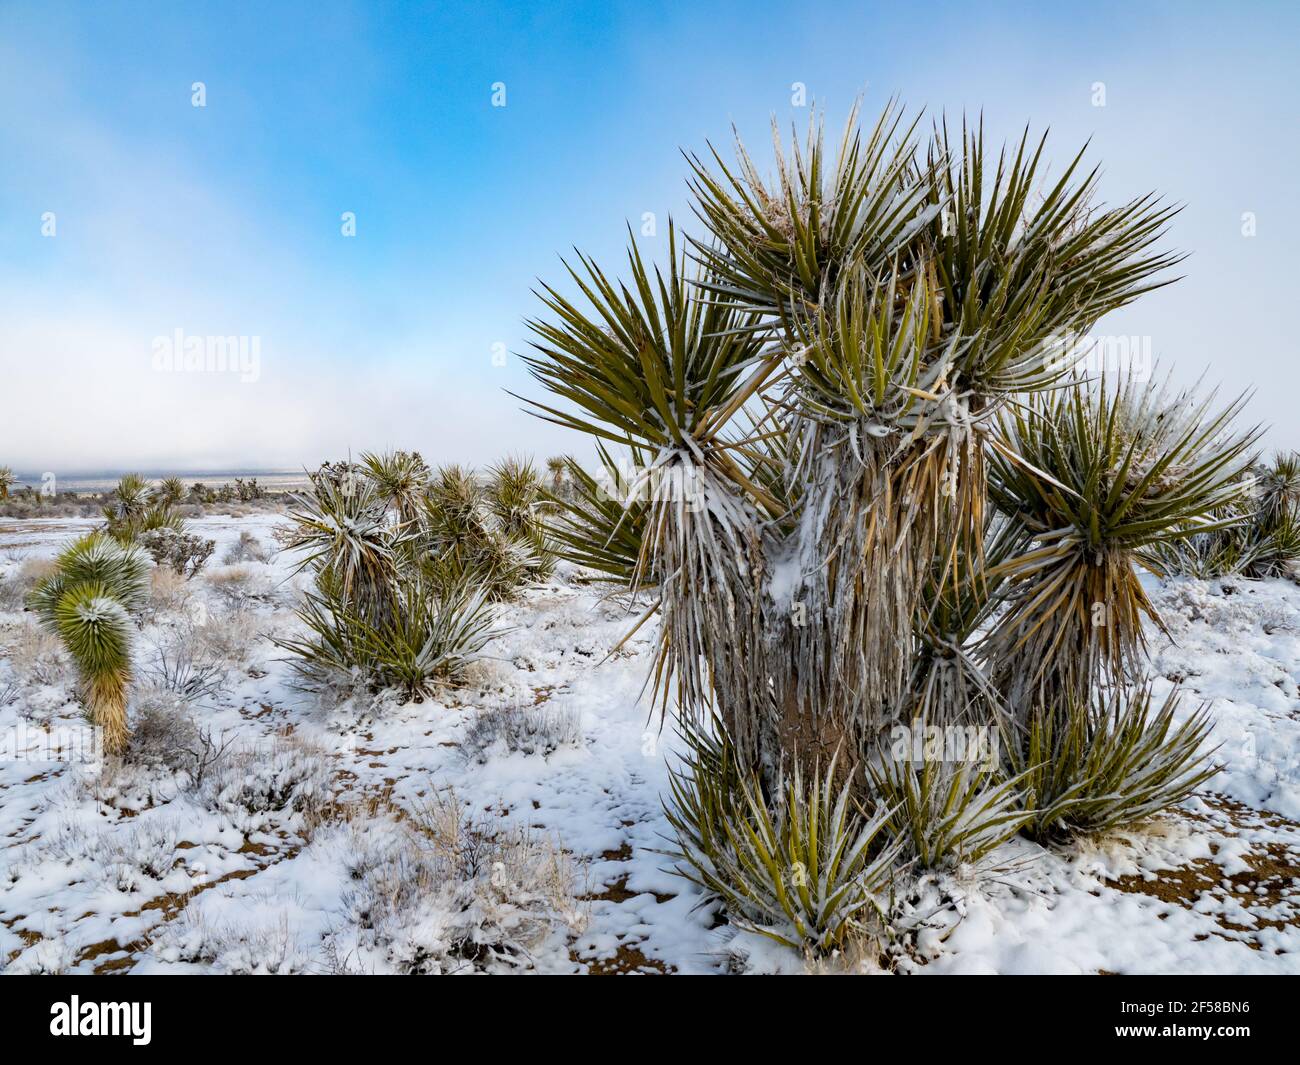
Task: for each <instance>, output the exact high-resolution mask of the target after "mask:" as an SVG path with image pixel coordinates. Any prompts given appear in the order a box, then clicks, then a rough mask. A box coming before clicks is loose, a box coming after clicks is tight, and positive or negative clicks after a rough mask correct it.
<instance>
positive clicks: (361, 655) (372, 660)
mask: <svg viewBox="0 0 1300 1065" xmlns="http://www.w3.org/2000/svg"><path fill="white" fill-rule="evenodd" d="M396 593H397V602H396V609H394V610H393V612H392V614H391V615H390V616H389V617H388V618H386V619H385V620H383V621H380V622H378V623H376V622H374V621H372V620H371V619H369V618H367V617H366V615H364V614H362V613H360V612H358V611H357V610H356V609H355V608H353V607H352V606H350V605H349V604H348V602H347V601H346V600H345V599H343V598H341V597H340V596H339V595H338V594H337V592H336V591H334V590H326V591H324V592H309V593H307V595H306V596H305V598H304V602H303V606H302V608H301V609H300V610H299V612H298V616H299V618H300V619H301V620H302V622H303V623H304V624H305V625H306V626H307V629H308V631H309V635H308V636H307V637H306V638H305V639H277V640H276V641H275V642H276V644H277V645H278V646H280V647H282V648H284V649H285V650H287V651H289V652H291V653H292V654H293V655H294V656H295V659H294V661H293V668H294V669H295V670H296V672H297V673H298V674H299V676H300V677H302V678H303V679H304V680H305V681H307V682H308V683H309V684H310V685H311V686H314V687H316V686H321V685H324V684H328V683H331V682H347V681H353V680H357V679H360V680H363V681H364V682H365V683H366V685H367V686H368V687H369V688H370V689H371V690H375V691H378V690H381V689H385V688H391V689H394V690H396V691H399V692H401V693H402V694H403V695H404V696H405V697H406V698H408V699H414V700H415V701H417V702H419V701H422V700H423V699H426V698H429V697H431V696H433V695H434V694H435V693H436V692H437V691H438V690H439V688H441V687H442V686H444V685H446V684H450V683H453V682H455V681H456V680H457V679H459V677H460V674H461V672H462V671H463V670H464V667H465V666H466V665H467V664H468V663H469V662H470V661H471V660H472V659H473V658H474V657H475V656H476V655H477V654H478V653H479V652H480V651H482V649H483V648H484V647H485V646H486V645H487V643H488V642H489V641H490V640H491V639H493V637H495V636H497V635H499V634H500V633H501V632H502V631H503V630H502V629H501V628H500V627H499V626H498V625H497V620H498V615H497V611H496V610H495V609H494V608H493V607H492V606H491V604H489V603H488V601H487V597H486V593H485V592H484V591H483V590H482V589H480V588H476V587H474V586H472V585H469V584H466V585H463V586H462V587H460V588H458V589H454V590H451V591H447V590H445V589H440V590H438V591H437V592H436V593H435V591H434V589H432V588H431V587H430V586H429V585H428V584H427V583H426V582H423V581H420V580H418V579H416V580H406V581H400V582H399V584H398V586H397V588H396Z"/></svg>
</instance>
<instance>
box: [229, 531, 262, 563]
mask: <svg viewBox="0 0 1300 1065" xmlns="http://www.w3.org/2000/svg"><path fill="white" fill-rule="evenodd" d="M270 557H271V553H270V552H269V551H268V550H267V549H266V547H265V546H264V545H263V544H262V541H261V540H259V539H258V538H257V537H256V536H254V535H253V534H252V533H251V532H249V531H248V530H247V529H244V530H242V531H241V532H240V534H239V539H238V540H236V541H235V542H234V543H232V544H231V545H230V546H229V547H228V548H226V551H225V554H223V555H222V556H221V561H222V562H223V563H224V564H225V565H227V566H234V565H237V564H238V563H240V562H266V561H268V560H269V559H270Z"/></svg>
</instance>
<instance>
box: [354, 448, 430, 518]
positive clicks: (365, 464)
mask: <svg viewBox="0 0 1300 1065" xmlns="http://www.w3.org/2000/svg"><path fill="white" fill-rule="evenodd" d="M361 468H362V469H363V470H364V471H365V472H366V474H367V475H368V476H369V477H370V479H371V480H372V481H373V482H374V484H375V487H376V488H377V489H378V490H379V494H380V496H381V497H383V499H384V500H385V501H386V502H387V503H388V505H389V506H391V507H392V508H393V509H394V510H395V511H396V512H397V516H398V518H399V520H401V521H402V522H405V523H407V524H412V525H413V524H414V523H415V522H416V521H417V520H418V517H419V511H420V498H421V497H422V496H423V495H424V493H425V492H426V491H427V490H428V487H429V480H430V478H431V477H432V471H431V470H430V469H429V466H428V464H427V463H426V462H425V461H424V459H423V458H421V456H420V453H419V452H418V451H386V452H383V453H382V454H374V453H371V452H363V453H362V455H361Z"/></svg>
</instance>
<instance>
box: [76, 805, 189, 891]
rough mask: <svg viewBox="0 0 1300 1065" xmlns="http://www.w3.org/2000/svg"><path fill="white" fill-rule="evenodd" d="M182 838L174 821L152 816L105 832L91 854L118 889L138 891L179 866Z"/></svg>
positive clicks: (96, 864)
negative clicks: (123, 827)
mask: <svg viewBox="0 0 1300 1065" xmlns="http://www.w3.org/2000/svg"><path fill="white" fill-rule="evenodd" d="M179 839H180V836H179V834H178V831H177V828H176V825H175V824H174V823H173V822H170V821H164V820H159V819H156V818H151V819H149V820H148V821H145V822H144V823H143V824H133V825H130V826H129V827H127V828H126V829H124V830H122V831H118V832H111V833H104V834H103V835H101V836H100V837H99V839H98V842H97V844H96V846H95V848H94V850H93V852H92V856H93V858H94V860H95V866H96V868H97V869H99V870H102V871H103V874H104V876H105V878H106V879H107V880H108V881H109V882H110V883H111V884H112V885H113V886H114V887H115V888H117V890H118V891H139V890H140V889H141V888H143V887H146V886H148V885H149V883H150V882H151V881H153V882H156V881H159V880H162V879H163V878H164V877H165V876H167V874H168V873H170V872H171V871H172V870H173V869H174V868H175V867H176V863H177V862H178V861H180V851H178V850H177V849H176V844H177V842H179Z"/></svg>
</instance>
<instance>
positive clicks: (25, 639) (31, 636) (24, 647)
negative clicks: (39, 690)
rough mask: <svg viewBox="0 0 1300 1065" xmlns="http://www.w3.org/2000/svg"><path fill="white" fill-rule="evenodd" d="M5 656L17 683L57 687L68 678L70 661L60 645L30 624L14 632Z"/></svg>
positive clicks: (53, 637) (53, 636) (70, 667)
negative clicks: (13, 637) (12, 641)
mask: <svg viewBox="0 0 1300 1065" xmlns="http://www.w3.org/2000/svg"><path fill="white" fill-rule="evenodd" d="M8 657H9V662H10V665H12V666H13V671H14V675H15V677H16V678H17V679H18V681H19V683H21V684H24V685H47V684H48V685H54V686H59V685H63V684H66V683H67V682H68V681H69V680H71V679H72V672H71V669H72V658H71V657H70V656H69V654H68V652H67V649H66V648H65V647H64V646H63V643H62V642H61V641H60V640H59V638H58V637H57V636H55V635H54V634H53V633H51V632H46V631H45V630H44V629H42V628H40V627H39V626H38V625H36V624H34V623H32V622H30V621H29V622H27V623H26V624H24V625H23V626H22V628H20V629H19V630H18V636H17V639H16V640H15V641H14V644H13V646H12V647H10V648H9V651H8Z"/></svg>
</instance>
